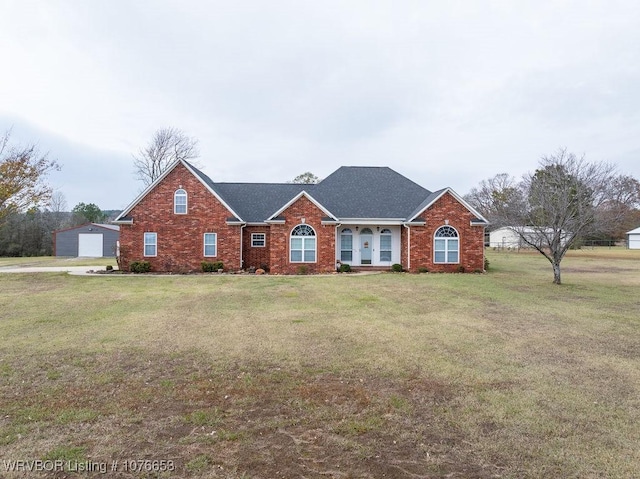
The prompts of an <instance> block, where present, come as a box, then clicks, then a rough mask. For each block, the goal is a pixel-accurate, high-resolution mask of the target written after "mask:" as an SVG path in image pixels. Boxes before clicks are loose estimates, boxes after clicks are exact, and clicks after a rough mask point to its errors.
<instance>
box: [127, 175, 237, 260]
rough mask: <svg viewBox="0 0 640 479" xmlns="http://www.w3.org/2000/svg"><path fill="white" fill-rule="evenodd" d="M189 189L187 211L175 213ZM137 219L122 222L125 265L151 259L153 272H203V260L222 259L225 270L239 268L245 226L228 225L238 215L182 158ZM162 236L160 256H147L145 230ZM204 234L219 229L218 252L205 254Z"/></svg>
mask: <svg viewBox="0 0 640 479" xmlns="http://www.w3.org/2000/svg"><path fill="white" fill-rule="evenodd" d="M179 188H182V189H184V190H185V191H186V192H187V214H186V215H177V214H174V212H173V198H174V193H175V191H176V190H177V189H179ZM128 216H130V217H132V218H133V224H131V225H129V224H122V225H121V227H120V253H121V258H122V267H123V269H128V268H129V265H130V263H131V262H132V261H136V260H146V261H149V263H151V268H152V270H153V271H174V272H182V271H200V269H201V264H200V263H201V262H202V261H222V262H223V263H224V266H225V269H227V268H229V269H233V270H236V269H239V268H240V267H241V263H240V259H241V258H240V250H241V248H240V226H236V225H227V224H226V220H227V218H229V217H230V216H233V214H232V212H230V211H229V210H228V209H227V208H226V207H225V206H224V205H223V204H222V203H221V202H220V201H219V200H218V199H217V198H216V196H215V195H214V194H213V193H212V192H211V191H210V190H209V189H208V188H207V187H206V186H205V185H203V184H202V183H201V182H200V181H199V180H198V178H196V177H195V176H194V175H193V174H192V173H191V172H190V171H189V170H188V169H187V168H186V167H185V166H184V165H183V164H181V163H179V164H177V165H176V166H175V168H174V169H173V170H172V171H171V172H169V173H168V174H167V176H165V177H164V178H163V179H162V180H161V181H160V182H159V183H158V184H156V185H155V186H154V187H153V189H152V190H151V191H149V192H148V193H147V194H146V196H144V197H143V198H142V199H141V200H140V201H139V202H138V203H137V204H136V205H135V206H134V207H133V208H132V209H131V211H129V213H128ZM145 232H155V233H157V235H158V246H157V256H156V257H145V256H144V233H145ZM204 233H217V256H216V257H205V256H204Z"/></svg>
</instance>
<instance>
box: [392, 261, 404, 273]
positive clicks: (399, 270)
mask: <svg viewBox="0 0 640 479" xmlns="http://www.w3.org/2000/svg"><path fill="white" fill-rule="evenodd" d="M391 271H393V272H394V273H402V265H401V264H400V263H396V264H393V265H391Z"/></svg>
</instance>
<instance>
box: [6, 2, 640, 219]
mask: <svg viewBox="0 0 640 479" xmlns="http://www.w3.org/2000/svg"><path fill="white" fill-rule="evenodd" d="M0 60H1V61H2V67H1V69H2V73H1V74H0V130H2V131H4V130H6V129H8V128H10V127H13V138H14V140H16V141H19V142H23V143H26V142H35V143H37V144H38V145H39V146H40V149H41V150H43V151H49V152H50V155H51V157H53V158H57V159H58V160H59V161H60V163H61V164H62V166H63V168H62V171H61V172H59V173H55V174H54V175H52V176H51V177H50V182H51V183H52V184H53V185H54V186H55V188H56V189H57V190H59V191H61V192H62V193H63V194H64V195H65V197H66V200H67V203H68V205H69V209H70V208H72V207H73V206H74V205H75V204H77V203H78V202H81V201H82V202H85V203H95V204H97V205H98V206H99V207H100V208H102V209H120V208H123V207H125V206H126V205H128V204H129V203H130V202H131V201H132V200H133V199H134V198H135V196H136V195H137V193H138V192H139V191H140V189H141V186H142V185H141V183H140V182H139V181H137V180H136V179H135V176H134V172H133V166H132V159H131V154H132V153H135V152H136V151H137V150H138V149H139V148H140V147H142V146H144V145H145V144H146V143H147V142H148V141H149V140H150V138H151V136H152V134H153V132H154V131H156V130H157V129H159V128H162V127H167V126H173V127H177V128H179V129H181V130H183V131H184V132H185V133H186V134H187V135H189V136H193V137H196V138H198V139H199V141H200V151H201V158H200V159H199V160H198V163H199V166H200V167H201V169H202V170H203V171H204V172H205V173H207V174H208V175H209V176H210V177H211V178H212V179H213V180H214V181H240V182H243V181H249V182H261V181H267V182H285V181H288V180H291V179H293V177H295V176H296V175H298V174H299V173H302V172H305V171H311V172H313V173H315V174H316V175H318V176H319V177H321V178H322V177H325V176H327V175H329V174H330V173H331V172H332V171H334V170H335V169H337V168H338V167H340V166H342V165H367V166H389V167H391V168H393V169H394V170H396V171H398V172H399V173H402V174H403V175H405V176H407V177H409V178H410V179H412V180H414V181H416V182H417V183H419V184H421V185H422V186H424V187H425V188H428V189H430V190H436V189H440V188H443V187H445V186H450V187H452V188H453V189H454V190H455V191H457V192H458V193H460V194H465V193H467V192H468V191H469V189H470V188H472V187H473V186H475V185H477V184H478V182H480V181H481V180H483V179H485V178H488V177H491V176H494V175H495V174H497V173H502V172H507V173H510V174H512V175H514V176H516V177H519V176H521V175H522V174H523V173H525V172H527V171H531V170H533V169H535V167H536V165H537V164H538V161H539V158H540V157H541V156H542V155H545V154H550V153H553V152H554V151H556V150H557V149H558V148H559V147H567V148H568V149H569V151H572V152H575V153H577V154H585V155H586V158H587V159H588V160H590V161H607V162H611V163H614V164H616V165H617V166H618V168H619V170H620V172H621V173H625V174H631V175H633V176H635V177H636V178H640V2H638V1H637V0H627V1H616V0H603V1H589V0H580V1H544V0H536V1H512V0H502V1H498V0H496V1H482V0H467V1H463V0H459V1H455V0H452V1H449V0H447V1H445V0H441V1H427V0H422V1H419V0H415V1H402V0H393V1H375V0H361V1H355V0H354V1H348V0H342V1H331V0H329V1H327V0H325V1H322V2H319V1H301V0H291V1H280V0H269V1H266V0H265V1H242V0H239V1H229V0H226V1H204V0H203V1H189V0H179V1H178V0H175V1H168V0H146V1H123V0H109V1H83V0H76V1H72V0H66V1H57V0H42V1H31V0H2V2H1V4H0Z"/></svg>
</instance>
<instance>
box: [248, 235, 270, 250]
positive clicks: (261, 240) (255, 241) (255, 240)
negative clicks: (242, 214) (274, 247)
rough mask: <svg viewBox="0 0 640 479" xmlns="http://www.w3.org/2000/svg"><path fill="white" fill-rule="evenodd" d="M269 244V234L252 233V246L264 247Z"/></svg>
mask: <svg viewBox="0 0 640 479" xmlns="http://www.w3.org/2000/svg"><path fill="white" fill-rule="evenodd" d="M266 245H267V235H266V234H265V233H251V247H252V248H264V247H265V246H266Z"/></svg>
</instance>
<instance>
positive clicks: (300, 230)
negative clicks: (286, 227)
mask: <svg viewBox="0 0 640 479" xmlns="http://www.w3.org/2000/svg"><path fill="white" fill-rule="evenodd" d="M289 246H290V248H289V261H291V262H292V263H315V262H316V232H315V230H314V229H313V228H312V227H311V226H309V225H305V224H302V225H298V226H296V227H295V228H293V229H292V230H291V239H290V243H289Z"/></svg>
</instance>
